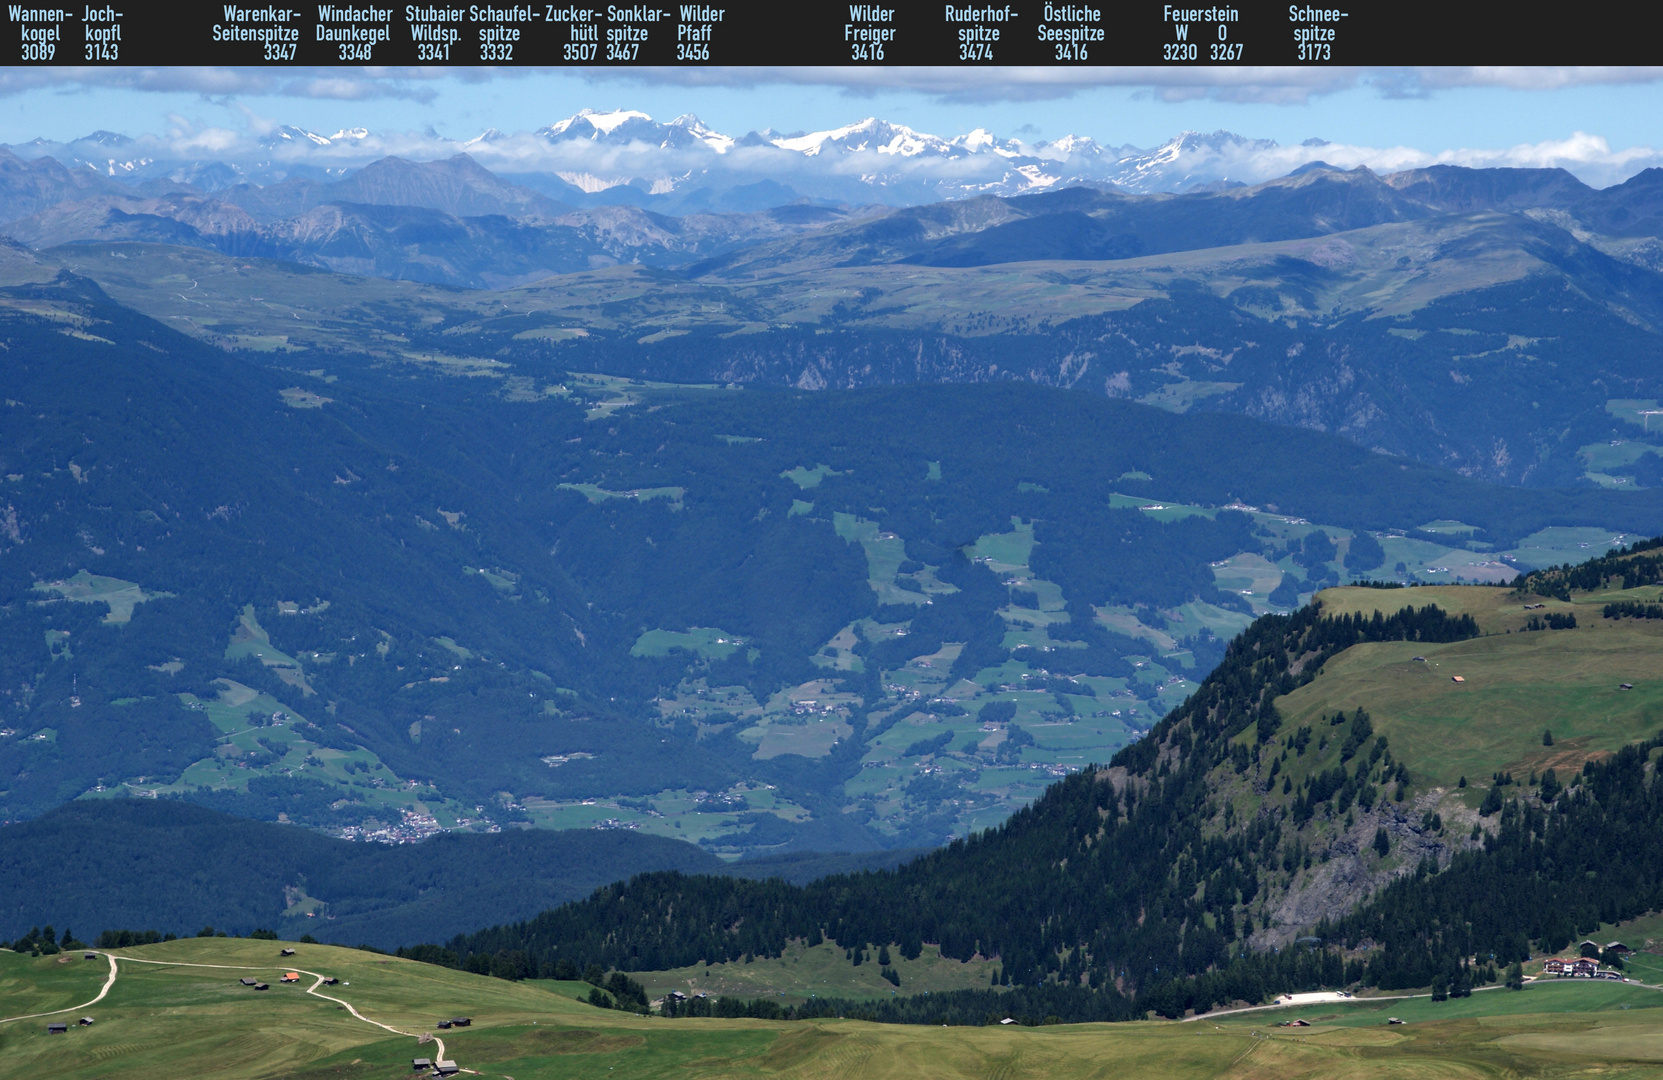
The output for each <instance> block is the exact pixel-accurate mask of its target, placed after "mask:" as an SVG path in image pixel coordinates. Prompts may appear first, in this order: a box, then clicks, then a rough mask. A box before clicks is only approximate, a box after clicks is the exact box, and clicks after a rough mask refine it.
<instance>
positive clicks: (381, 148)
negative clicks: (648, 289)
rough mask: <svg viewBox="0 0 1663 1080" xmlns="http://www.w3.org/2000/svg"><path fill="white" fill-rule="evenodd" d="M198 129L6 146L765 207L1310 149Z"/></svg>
mask: <svg viewBox="0 0 1663 1080" xmlns="http://www.w3.org/2000/svg"><path fill="white" fill-rule="evenodd" d="M202 134H203V133H201V132H191V133H187V134H186V135H184V136H181V135H179V134H177V133H175V134H173V135H169V136H148V135H147V136H141V137H138V138H132V137H129V136H126V135H120V134H115V133H112V132H108V131H97V132H93V133H92V134H91V135H87V136H85V137H82V138H77V139H72V140H68V141H61V142H60V141H53V140H49V139H36V140H34V141H32V142H30V143H27V144H22V145H15V146H10V147H6V149H8V150H10V151H11V152H13V153H15V154H16V155H18V156H19V157H21V158H24V159H38V158H42V157H52V158H55V159H56V160H57V161H59V162H61V163H63V164H64V165H66V166H68V167H69V168H70V169H71V170H72V171H75V172H83V171H84V172H86V173H95V174H98V175H100V176H103V177H110V178H116V179H124V180H130V181H171V182H173V183H177V184H188V185H190V186H192V187H195V188H198V189H200V190H204V191H215V190H220V189H222V188H226V187H231V186H234V185H237V184H244V183H252V184H257V185H268V184H273V183H279V182H282V181H284V180H289V179H303V180H317V181H326V180H339V179H341V178H343V177H344V176H348V175H350V174H351V173H352V172H353V171H355V170H356V169H358V168H361V167H363V166H364V165H366V164H368V163H369V162H371V161H374V160H377V159H380V158H383V157H388V156H397V157H402V158H405V159H408V160H416V161H420V160H436V159H441V158H447V157H451V156H454V155H455V154H458V153H466V154H468V155H469V156H470V157H472V158H473V159H474V160H475V161H477V162H478V163H479V164H480V165H482V166H484V167H485V168H487V169H490V170H491V171H493V172H495V173H497V174H498V175H500V176H503V177H505V178H508V179H512V180H514V181H517V182H519V183H521V184H525V185H526V186H528V187H531V188H533V189H534V190H537V191H539V192H541V193H543V194H545V195H547V196H550V197H552V198H556V199H560V200H561V201H564V202H572V203H578V204H582V203H586V202H628V203H639V204H642V205H653V204H661V208H664V209H670V210H674V209H677V208H678V207H679V206H680V205H681V204H688V205H690V206H698V207H700V208H703V207H705V206H711V205H716V204H719V205H720V206H721V207H722V208H726V209H758V208H760V206H759V205H758V204H778V203H780V202H789V201H794V200H797V199H808V200H811V201H820V202H838V203H852V204H870V203H878V204H886V205H913V204H919V203H926V202H935V201H939V200H942V199H950V198H961V197H965V196H970V195H979V194H993V195H1017V194H1023V193H1026V192H1034V191H1043V190H1046V189H1050V188H1054V187H1057V186H1059V185H1061V186H1067V185H1070V184H1079V183H1087V184H1097V185H1114V186H1116V187H1120V188H1124V189H1126V190H1128V191H1131V192H1138V193H1150V192H1163V191H1186V190H1190V189H1193V188H1196V187H1202V186H1206V185H1218V184H1227V183H1250V182H1253V181H1255V180H1259V179H1265V178H1267V177H1268V176H1276V175H1283V174H1285V173H1286V172H1288V171H1289V168H1290V167H1295V166H1298V165H1299V164H1302V163H1304V162H1305V161H1307V160H1310V157H1311V155H1309V154H1305V153H1302V152H1296V153H1293V154H1291V155H1290V154H1287V153H1285V152H1284V153H1278V151H1281V150H1282V148H1280V147H1278V146H1277V144H1276V143H1274V142H1271V141H1268V140H1262V139H1246V138H1242V137H1241V136H1237V135H1233V134H1231V133H1229V132H1224V131H1220V132H1215V133H1213V134H1211V135H1203V134H1199V133H1196V132H1185V133H1184V134H1182V135H1180V136H1178V137H1177V138H1175V139H1173V140H1171V141H1170V142H1168V143H1166V144H1164V145H1162V146H1159V147H1156V148H1154V149H1152V150H1151V149H1143V148H1139V147H1135V146H1111V145H1105V144H1103V143H1100V142H1098V141H1097V140H1095V139H1093V138H1090V137H1088V136H1083V135H1068V136H1065V137H1063V138H1061V139H1056V140H1053V141H1049V142H1037V143H1025V142H1023V141H1021V140H1019V139H1010V138H1001V137H1000V136H998V135H996V134H995V133H993V132H990V131H988V130H986V129H983V128H977V129H975V130H973V131H970V132H968V133H966V134H963V135H959V136H956V137H953V138H942V137H940V136H937V135H931V134H928V133H926V132H921V131H916V130H914V129H912V128H909V127H907V126H905V125H903V124H896V123H891V122H889V121H886V120H881V119H878V118H876V117H868V118H866V119H863V120H860V121H858V122H856V123H852V124H847V125H844V126H842V127H836V128H831V129H828V130H825V131H811V132H793V133H780V132H775V131H772V130H763V131H753V132H749V133H747V134H745V135H740V136H735V135H729V134H725V133H723V132H720V131H717V130H715V129H713V128H711V127H710V126H708V125H707V124H705V123H704V122H702V121H701V120H700V119H699V118H698V117H696V116H692V115H686V116H678V117H676V118H674V119H672V120H669V121H667V122H660V121H658V120H655V119H653V118H652V117H651V116H648V115H647V114H646V113H643V112H637V111H634V110H628V109H618V110H613V111H610V112H598V111H595V110H591V109H585V110H583V111H581V112H579V113H577V114H575V115H573V116H569V117H566V118H565V119H563V120H560V121H558V122H556V123H552V124H549V125H547V126H546V127H542V128H538V129H536V130H535V131H529V132H520V133H505V132H502V131H499V130H496V129H494V128H493V129H490V130H487V131H484V132H482V133H481V134H479V135H477V136H475V137H473V138H471V139H467V140H453V139H446V138H442V137H440V136H438V135H437V134H435V133H433V132H431V131H430V132H426V133H419V134H413V133H391V134H388V133H377V132H372V131H369V130H367V129H365V128H361V127H359V128H349V129H345V130H341V131H336V132H334V133H332V134H325V133H323V132H316V131H308V130H305V129H303V128H299V127H294V126H291V125H282V126H277V127H272V128H269V129H267V130H264V131H262V132H259V133H258V134H254V135H236V134H235V133H225V132H222V133H218V134H219V135H221V136H227V137H219V138H204V137H201V136H202ZM205 147H212V149H205Z"/></svg>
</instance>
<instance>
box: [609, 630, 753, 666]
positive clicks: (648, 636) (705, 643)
mask: <svg viewBox="0 0 1663 1080" xmlns="http://www.w3.org/2000/svg"><path fill="white" fill-rule="evenodd" d="M743 644H744V642H743V641H741V640H740V639H739V638H738V637H736V636H735V635H733V634H730V633H728V632H727V631H726V630H722V629H720V628H717V627H709V626H695V627H692V628H690V629H688V630H686V631H677V630H648V631H647V632H646V633H644V634H642V635H641V636H640V637H638V638H636V639H635V645H634V646H633V647H632V648H631V649H630V650H629V654H630V655H631V656H669V655H670V650H672V649H686V650H687V651H688V652H691V653H697V654H698V655H699V656H702V657H704V658H706V659H713V660H722V659H726V658H727V657H728V656H731V655H732V654H733V653H734V652H735V651H737V650H738V649H739V647H740V646H741V645H743Z"/></svg>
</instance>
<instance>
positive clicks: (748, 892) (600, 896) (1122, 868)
mask: <svg viewBox="0 0 1663 1080" xmlns="http://www.w3.org/2000/svg"><path fill="white" fill-rule="evenodd" d="M1477 632H1478V629H1477V625H1476V623H1474V622H1473V620H1472V619H1471V618H1470V617H1468V616H1461V617H1452V616H1449V615H1447V614H1446V613H1444V612H1442V611H1441V610H1439V609H1438V608H1436V607H1431V606H1429V607H1422V608H1414V607H1412V606H1409V607H1405V608H1403V609H1402V610H1400V611H1399V612H1397V613H1395V614H1393V615H1390V616H1386V615H1375V616H1372V617H1364V616H1360V615H1356V616H1344V617H1338V618H1326V617H1323V616H1322V614H1321V612H1320V610H1319V609H1317V608H1305V609H1301V610H1300V611H1299V612H1297V613H1295V614H1294V615H1291V616H1280V617H1267V618H1264V619H1261V620H1259V621H1258V622H1256V623H1255V624H1254V625H1253V626H1252V627H1250V628H1249V630H1248V631H1246V632H1245V633H1244V634H1243V635H1242V636H1241V637H1239V638H1238V639H1237V640H1236V641H1235V642H1233V643H1232V644H1231V645H1230V647H1229V649H1228V650H1227V652H1226V655H1225V658H1224V661H1223V663H1222V664H1221V665H1220V666H1219V668H1218V669H1217V670H1216V671H1215V672H1214V673H1213V674H1212V675H1211V676H1209V677H1208V679H1207V680H1206V681H1205V682H1204V683H1203V684H1202V686H1201V687H1200V688H1199V689H1198V690H1197V692H1196V693H1195V694H1194V695H1193V696H1192V697H1191V698H1190V700H1189V701H1188V702H1186V703H1185V705H1183V706H1181V707H1180V708H1179V709H1177V710H1175V711H1174V712H1173V713H1172V714H1171V715H1169V716H1168V717H1167V719H1166V720H1164V721H1162V723H1161V724H1160V725H1158V726H1157V728H1156V729H1155V731H1154V732H1152V733H1151V735H1150V736H1149V737H1148V738H1146V739H1145V740H1143V741H1141V742H1140V743H1138V744H1135V745H1134V746H1132V747H1129V748H1127V749H1126V750H1124V751H1122V752H1121V753H1120V754H1119V755H1117V756H1116V758H1115V759H1114V761H1113V762H1112V763H1111V764H1112V766H1113V767H1115V769H1116V770H1124V774H1123V775H1124V779H1122V780H1114V779H1113V776H1114V773H1112V772H1109V773H1105V772H1099V771H1095V770H1092V771H1088V772H1084V773H1080V774H1076V775H1074V776H1071V777H1069V778H1067V779H1065V780H1063V781H1060V782H1059V783H1057V784H1056V785H1054V786H1053V787H1052V788H1050V789H1049V790H1048V791H1047V792H1046V793H1045V795H1044V796H1043V797H1042V798H1041V799H1040V800H1039V801H1038V802H1036V803H1035V804H1034V805H1033V806H1031V807H1029V808H1027V809H1024V810H1022V811H1019V812H1018V813H1017V814H1015V815H1014V816H1013V817H1012V818H1011V819H1010V820H1009V821H1007V822H1006V823H1005V824H1004V825H1002V826H1000V827H998V828H996V829H992V830H989V831H988V832H986V833H982V834H979V835H976V836H972V837H969V838H966V839H963V840H958V841H954V842H953V843H952V844H950V845H948V846H947V847H946V848H943V849H940V850H938V851H935V852H932V853H930V854H928V855H926V856H924V857H923V858H921V859H919V860H916V861H915V862H913V863H911V864H908V865H906V866H903V867H901V868H899V869H897V870H895V871H887V872H879V873H867V874H855V875H846V876H836V877H831V878H827V879H824V880H821V881H818V882H815V883H814V884H811V885H809V886H807V887H804V888H795V887H792V886H789V885H786V884H785V883H784V882H781V881H777V880H775V881H759V882H751V881H746V882H740V881H733V880H723V879H715V878H707V877H689V876H685V875H681V874H650V875H643V876H641V877H637V878H635V879H632V880H630V881H628V882H621V883H618V884H616V885H612V886H608V887H607V888H605V889H601V890H599V891H598V892H596V893H595V894H594V895H593V896H591V897H590V898H588V899H587V900H584V901H581V902H579V903H576V904H570V905H567V906H566V907H563V908H558V909H555V910H552V911H548V912H544V913H543V914H541V915H539V916H537V917H536V918H535V919H531V920H529V921H527V922H523V923H518V924H512V925H505V926H498V927H493V928H490V929H487V930H482V931H479V932H477V933H474V934H468V935H462V936H459V937H457V938H455V939H453V940H452V941H451V942H450V943H449V944H448V946H447V948H448V949H449V950H450V951H451V952H452V953H453V954H454V955H455V956H456V957H457V958H458V962H459V963H464V964H465V963H466V962H467V958H468V957H470V956H474V955H486V956H489V955H498V954H501V953H504V952H521V953H523V954H524V955H525V956H526V958H527V961H528V963H534V964H535V965H536V968H537V970H538V971H539V972H544V971H548V970H551V969H552V966H553V965H556V964H558V963H560V962H562V961H567V962H571V963H574V964H575V963H580V962H581V963H591V962H594V963H601V964H603V965H606V966H608V967H611V968H617V969H621V970H625V971H646V970H663V969H667V968H673V967H682V966H686V965H689V964H693V963H696V962H699V961H701V960H703V961H708V962H720V961H731V960H737V959H740V958H741V957H743V956H746V955H756V956H776V955H779V954H780V952H781V951H782V950H783V949H784V947H785V946H786V944H787V943H789V942H791V941H802V942H806V943H807V944H809V945H816V944H819V943H820V942H822V941H824V940H831V941H834V942H836V943H837V944H838V945H839V946H840V947H843V948H845V949H865V948H867V947H869V946H878V945H889V946H891V947H894V948H897V949H899V951H900V952H901V953H902V955H905V956H916V955H917V954H918V951H919V950H920V949H921V948H922V943H923V942H926V941H928V942H932V943H936V944H938V945H939V947H940V949H941V952H942V954H943V955H945V956H948V957H953V958H958V959H970V958H971V957H973V956H977V955H981V956H998V957H999V958H1000V961H1001V967H1002V973H1003V975H1004V977H1005V978H1008V979H1009V980H1010V983H1011V984H1012V985H1013V986H1018V987H1027V988H1033V989H1034V990H1036V991H1037V990H1038V989H1039V988H1041V987H1047V986H1049V987H1058V988H1062V989H1063V990H1066V991H1067V992H1069V993H1073V992H1076V991H1077V992H1080V993H1089V994H1096V995H1102V996H1104V997H1103V998H1101V999H1095V1000H1097V1004H1093V1005H1091V1006H1090V1007H1089V1009H1087V1010H1086V1011H1087V1012H1090V1010H1093V1009H1095V1010H1098V1012H1102V1010H1105V1009H1107V1010H1109V1011H1111V1012H1112V1011H1115V1010H1128V1009H1136V1008H1138V1007H1146V1008H1155V1009H1162V1008H1166V1007H1168V1005H1170V1004H1171V1003H1174V1002H1179V1001H1182V1002H1183V1003H1184V1007H1185V1008H1194V1007H1198V1006H1199V1007H1207V1006H1208V1005H1210V1004H1213V1003H1216V1002H1218V1001H1223V1000H1231V998H1230V997H1228V996H1227V995H1232V994H1234V995H1238V996H1239V994H1240V992H1241V991H1242V990H1243V989H1244V988H1247V989H1251V988H1253V987H1288V986H1303V985H1309V984H1311V983H1312V982H1313V981H1314V982H1318V983H1342V980H1345V981H1349V980H1350V979H1353V978H1356V977H1359V972H1361V971H1362V970H1363V969H1362V968H1360V967H1358V966H1357V965H1355V964H1353V965H1352V967H1351V968H1350V969H1349V971H1348V970H1347V968H1346V967H1345V965H1344V964H1343V963H1341V964H1340V966H1339V967H1338V968H1335V967H1334V966H1333V963H1332V962H1330V961H1329V960H1326V959H1324V958H1323V955H1324V954H1322V953H1320V952H1311V951H1310V950H1304V951H1303V952H1300V951H1294V952H1290V953H1288V954H1287V955H1288V957H1289V958H1288V959H1286V960H1274V961H1273V960H1271V959H1267V958H1265V957H1262V956H1258V955H1257V954H1252V953H1251V952H1249V951H1248V950H1247V948H1246V942H1245V939H1246V937H1247V936H1248V935H1249V934H1250V933H1251V932H1252V930H1253V926H1252V918H1251V915H1250V914H1249V909H1250V908H1251V907H1252V906H1253V901H1254V899H1255V897H1256V895H1257V894H1258V892H1259V890H1260V888H1261V887H1262V881H1263V878H1264V877H1265V875H1267V874H1274V873H1278V872H1283V864H1284V862H1285V859H1286V854H1285V851H1284V848H1285V846H1286V842H1291V841H1295V839H1296V838H1295V835H1294V833H1295V831H1296V829H1297V826H1298V822H1297V820H1296V819H1295V817H1294V815H1293V814H1292V813H1291V812H1277V813H1272V814H1267V815H1265V816H1261V817H1258V818H1255V819H1254V820H1252V821H1248V822H1245V823H1242V824H1240V825H1239V827H1237V828H1234V829H1230V830H1228V831H1225V832H1223V833H1218V832H1215V831H1213V830H1209V829H1207V828H1206V827H1205V826H1206V823H1207V821H1208V819H1209V818H1215V817H1216V814H1217V810H1216V807H1214V806H1212V805H1211V778H1210V774H1211V772H1212V770H1213V769H1214V768H1215V767H1216V766H1218V765H1220V764H1221V763H1223V762H1224V761H1226V760H1227V759H1228V758H1229V757H1230V756H1231V750H1230V746H1231V741H1232V740H1233V739H1234V737H1235V736H1236V735H1237V734H1238V733H1240V732H1241V731H1243V730H1244V729H1245V728H1247V727H1250V726H1253V725H1255V724H1258V723H1260V722H1261V721H1265V722H1266V723H1265V724H1264V726H1263V727H1262V728H1261V730H1263V731H1266V732H1267V735H1266V738H1267V740H1268V739H1272V738H1274V736H1275V733H1276V729H1277V727H1278V721H1277V719H1276V713H1275V709H1274V706H1273V705H1272V704H1271V702H1272V701H1273V699H1274V698H1275V697H1276V696H1277V695H1280V694H1284V693H1287V692H1288V691H1290V690H1292V689H1293V688H1294V687H1296V686H1298V685H1301V684H1302V683H1304V682H1307V681H1309V680H1310V679H1311V678H1313V677H1314V676H1315V673H1316V672H1317V671H1319V670H1320V669H1321V666H1322V663H1323V662H1324V660H1325V659H1326V658H1327V657H1330V656H1332V655H1335V654H1337V653H1338V652H1339V651H1341V650H1342V649H1344V648H1348V647H1350V646H1351V645H1354V644H1356V643H1358V642H1359V641H1388V640H1410V641H1455V640H1461V639H1462V638H1465V637H1470V636H1473V635H1474V634H1476V633H1477ZM1292 657H1302V658H1304V660H1305V663H1304V664H1303V665H1302V667H1301V669H1300V671H1299V673H1298V674H1294V673H1293V672H1292V671H1291V670H1290V667H1289V665H1290V659H1291V658H1292ZM1340 720H1341V721H1342V724H1343V726H1344V730H1345V734H1344V736H1343V737H1342V738H1339V739H1337V740H1336V741H1337V742H1338V743H1339V744H1340V745H1339V753H1338V754H1337V755H1336V756H1337V757H1339V758H1340V759H1341V765H1340V768H1341V770H1342V771H1341V774H1340V777H1339V778H1336V779H1334V780H1333V783H1332V784H1331V785H1330V782H1329V780H1328V779H1326V778H1325V779H1322V780H1321V782H1320V784H1319V783H1318V782H1317V781H1316V780H1313V782H1312V786H1311V789H1310V790H1309V791H1304V790H1302V792H1301V795H1300V796H1299V800H1295V805H1300V804H1301V801H1302V804H1303V805H1311V804H1313V803H1314V802H1316V801H1319V799H1328V798H1333V797H1336V796H1340V795H1342V794H1343V793H1344V792H1345V791H1347V790H1349V791H1350V793H1351V795H1352V796H1353V797H1362V798H1373V797H1374V796H1367V795H1363V792H1364V790H1366V789H1367V784H1366V777H1367V776H1369V775H1372V773H1371V770H1386V771H1388V772H1391V773H1393V774H1394V775H1397V768H1398V767H1397V766H1393V765H1392V764H1391V763H1390V762H1388V761H1387V760H1386V755H1387V754H1388V753H1389V751H1388V749H1387V747H1386V743H1385V741H1384V740H1383V739H1378V738H1374V737H1373V729H1372V723H1371V721H1370V720H1369V718H1368V716H1367V714H1366V713H1363V712H1361V711H1357V712H1354V713H1353V714H1351V715H1349V716H1341V717H1340ZM1289 741H1290V744H1291V742H1292V741H1293V740H1292V739H1290V740H1289ZM1261 745H1265V744H1263V743H1262V744H1261ZM1348 758H1354V759H1355V760H1356V763H1357V768H1356V772H1355V775H1353V773H1352V771H1351V770H1350V769H1348V768H1345V765H1346V760H1345V759H1348ZM1405 779H1406V776H1405ZM1328 786H1332V787H1334V788H1335V790H1333V791H1329V790H1327V787H1328ZM1318 787H1321V788H1322V790H1317V788H1318ZM1339 812H1341V813H1343V812H1344V811H1343V810H1341V811H1339ZM1301 955H1306V956H1308V957H1309V958H1310V959H1308V960H1304V961H1298V960H1297V957H1298V956H1301ZM1123 991H1124V993H1126V994H1130V995H1131V996H1130V997H1128V998H1127V1000H1126V1001H1123V1002H1121V1003H1120V1004H1113V1005H1112V1006H1111V1005H1108V1004H1104V1003H1103V1002H1104V1001H1105V1000H1107V997H1115V998H1119V997H1122V996H1123ZM1059 992H1061V991H1059ZM1253 996H1257V995H1253ZM932 997H934V995H932ZM1137 1003H1143V1005H1142V1006H1140V1005H1139V1004H1137ZM896 1007H897V1008H902V1007H901V1006H896ZM915 1007H917V1006H911V1005H909V1006H905V1007H904V1008H907V1009H912V1008H915ZM1082 1008H1085V1007H1084V1006H1082ZM975 1012H976V1010H975V1009H971V1010H970V1012H968V1013H965V1014H963V1015H965V1016H969V1015H971V1014H972V1013H975ZM897 1015H899V1014H897ZM977 1015H978V1016H979V1014H977ZM1058 1015H1064V1013H1058ZM1066 1015H1085V1013H1080V1012H1069V1013H1066ZM1094 1015H1095V1014H1094Z"/></svg>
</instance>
